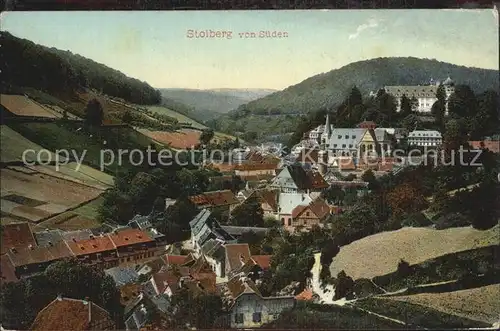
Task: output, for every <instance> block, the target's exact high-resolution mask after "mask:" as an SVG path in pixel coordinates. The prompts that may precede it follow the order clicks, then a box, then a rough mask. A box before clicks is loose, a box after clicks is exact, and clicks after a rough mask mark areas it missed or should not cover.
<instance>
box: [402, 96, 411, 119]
mask: <svg viewBox="0 0 500 331" xmlns="http://www.w3.org/2000/svg"><path fill="white" fill-rule="evenodd" d="M411 112H412V109H411V102H410V99H409V98H408V97H407V96H406V94H403V96H402V97H401V108H400V113H401V116H403V117H406V116H408V115H410V114H411Z"/></svg>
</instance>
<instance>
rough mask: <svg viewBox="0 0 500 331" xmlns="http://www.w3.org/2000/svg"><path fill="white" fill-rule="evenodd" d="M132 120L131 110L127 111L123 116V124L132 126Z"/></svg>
mask: <svg viewBox="0 0 500 331" xmlns="http://www.w3.org/2000/svg"><path fill="white" fill-rule="evenodd" d="M132 120H133V117H132V113H131V112H130V110H127V111H126V112H125V113H124V114H123V117H122V122H123V123H126V124H130V123H132Z"/></svg>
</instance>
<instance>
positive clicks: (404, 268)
mask: <svg viewBox="0 0 500 331" xmlns="http://www.w3.org/2000/svg"><path fill="white" fill-rule="evenodd" d="M396 272H397V273H398V275H399V276H400V277H407V276H409V275H410V274H411V273H412V267H411V266H410V264H409V263H408V262H406V261H405V260H403V259H401V260H400V261H399V263H398V268H397V271H396Z"/></svg>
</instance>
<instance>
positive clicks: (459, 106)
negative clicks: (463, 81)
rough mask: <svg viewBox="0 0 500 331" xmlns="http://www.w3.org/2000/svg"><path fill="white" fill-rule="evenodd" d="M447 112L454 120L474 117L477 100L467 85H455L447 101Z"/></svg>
mask: <svg viewBox="0 0 500 331" xmlns="http://www.w3.org/2000/svg"><path fill="white" fill-rule="evenodd" d="M448 111H449V113H450V115H453V116H454V117H456V118H472V117H473V116H475V115H476V111H477V100H476V96H475V95H474V92H473V91H472V89H471V88H470V87H469V86H467V85H457V86H456V87H455V92H453V94H452V95H450V98H449V99H448Z"/></svg>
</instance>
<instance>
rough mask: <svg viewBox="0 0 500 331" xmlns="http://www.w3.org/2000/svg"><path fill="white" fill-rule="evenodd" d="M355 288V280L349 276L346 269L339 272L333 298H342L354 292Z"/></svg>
mask: <svg viewBox="0 0 500 331" xmlns="http://www.w3.org/2000/svg"><path fill="white" fill-rule="evenodd" d="M353 289H354V280H352V278H351V277H349V276H347V274H346V273H345V271H344V270H342V271H341V272H339V273H338V275H337V279H336V280H335V295H334V296H333V300H339V299H341V298H344V297H347V296H348V295H349V294H352V291H353Z"/></svg>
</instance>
